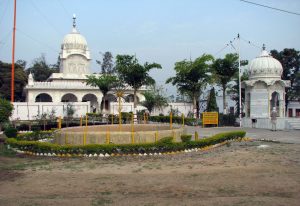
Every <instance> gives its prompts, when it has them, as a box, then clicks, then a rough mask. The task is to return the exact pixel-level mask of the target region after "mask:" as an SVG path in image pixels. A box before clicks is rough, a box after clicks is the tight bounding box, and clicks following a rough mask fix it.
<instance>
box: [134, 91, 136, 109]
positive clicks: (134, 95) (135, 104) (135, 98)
mask: <svg viewBox="0 0 300 206" xmlns="http://www.w3.org/2000/svg"><path fill="white" fill-rule="evenodd" d="M133 108H134V110H135V109H136V89H134V90H133Z"/></svg>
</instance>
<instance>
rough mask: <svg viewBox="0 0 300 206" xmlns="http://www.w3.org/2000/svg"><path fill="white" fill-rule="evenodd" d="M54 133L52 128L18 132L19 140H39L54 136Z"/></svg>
mask: <svg viewBox="0 0 300 206" xmlns="http://www.w3.org/2000/svg"><path fill="white" fill-rule="evenodd" d="M53 137H54V133H53V131H52V130H50V131H33V132H27V133H22V134H18V136H17V140H27V141H37V140H40V139H46V138H53Z"/></svg>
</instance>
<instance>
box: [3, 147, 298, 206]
mask: <svg viewBox="0 0 300 206" xmlns="http://www.w3.org/2000/svg"><path fill="white" fill-rule="evenodd" d="M259 145H268V146H269V147H263V148H260V147H258V146H259ZM299 157H300V147H299V144H287V143H270V142H258V141H254V142H234V143H231V144H228V145H225V146H222V147H219V148H215V149H213V150H211V151H206V152H193V153H188V154H177V155H165V156H160V157H157V156H155V157H153V156H152V157H110V158H95V159H87V158H80V159H58V158H41V157H24V156H17V157H16V156H15V155H14V154H11V152H10V151H7V150H6V149H5V148H4V147H3V145H2V146H0V205H22V206H27V205H28V206H32V205H72V206H77V205H78V206H79V205H80V206H82V205H92V206H93V205H144V206H150V205H197V206H198V205H215V206H218V205H228V206H229V205H249V206H253V205H270V206H271V205H272V206H275V205H289V206H290V205H299V202H300V159H299Z"/></svg>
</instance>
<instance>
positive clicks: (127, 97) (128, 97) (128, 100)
mask: <svg viewBox="0 0 300 206" xmlns="http://www.w3.org/2000/svg"><path fill="white" fill-rule="evenodd" d="M136 100H137V103H139V102H140V99H139V97H138V96H136ZM125 102H134V96H133V94H129V95H127V96H126V97H125Z"/></svg>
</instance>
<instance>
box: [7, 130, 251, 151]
mask: <svg viewBox="0 0 300 206" xmlns="http://www.w3.org/2000/svg"><path fill="white" fill-rule="evenodd" d="M245 134H246V132H245V131H233V132H226V133H220V134H217V135H214V136H212V137H208V138H205V139H200V140H197V141H189V142H172V140H173V138H171V137H166V138H163V139H162V140H160V141H158V142H156V143H144V144H103V145H99V144H90V145H57V144H52V143H46V142H37V141H26V140H17V139H15V138H10V139H7V140H6V143H7V144H9V145H10V146H11V147H13V148H17V149H19V150H22V151H31V152H34V153H56V154H95V153H97V154H100V153H102V154H105V153H108V154H112V153H118V154H133V153H155V152H156V153H158V152H169V151H180V150H184V149H192V148H202V147H206V146H209V145H214V144H217V143H221V142H224V141H227V140H234V139H237V138H242V137H244V136H245Z"/></svg>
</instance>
